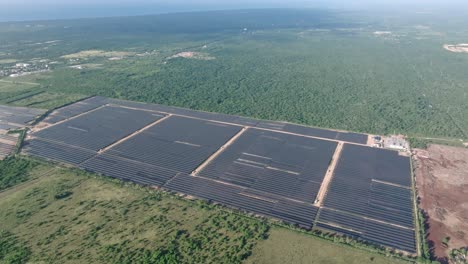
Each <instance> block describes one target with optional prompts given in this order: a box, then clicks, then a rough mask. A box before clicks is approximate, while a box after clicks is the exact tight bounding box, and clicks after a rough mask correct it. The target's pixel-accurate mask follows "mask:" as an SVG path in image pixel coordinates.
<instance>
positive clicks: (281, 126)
mask: <svg viewBox="0 0 468 264" xmlns="http://www.w3.org/2000/svg"><path fill="white" fill-rule="evenodd" d="M105 104H115V105H120V106H126V107H135V108H139V109H146V110H152V111H157V112H165V113H171V114H177V115H185V116H190V117H196V118H201V119H207V120H214V121H220V122H228V123H233V124H238V125H241V126H252V127H258V128H267V129H274V130H280V131H285V132H291V133H298V134H303V135H307V136H315V137H322V138H327V139H337V140H342V141H346V142H353V143H360V144H366V142H367V135H364V134H359V133H352V132H338V131H334V130H327V129H321V128H313V127H306V126H300V125H295V124H289V123H285V122H274V121H262V120H257V119H253V118H247V117H240V116H233V115H226V114H219V113H210V112H203V111H195V110H190V109H185V108H179V107H172V106H164V105H157V104H147V103H139V102H131V101H124V100H117V99H110V98H105V97H100V96H96V97H92V98H88V99H86V100H83V101H80V102H77V103H75V104H72V105H68V106H66V107H63V108H60V109H58V110H56V111H54V112H53V113H52V114H51V115H50V116H49V117H48V118H47V119H46V121H47V122H49V123H57V122H59V121H62V120H65V119H67V118H70V117H72V116H75V115H78V114H81V113H83V112H87V111H90V110H93V109H95V108H97V107H99V106H102V105H105Z"/></svg>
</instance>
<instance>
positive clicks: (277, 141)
mask: <svg viewBox="0 0 468 264" xmlns="http://www.w3.org/2000/svg"><path fill="white" fill-rule="evenodd" d="M336 145H337V143H336V142H331V141H324V140H318V139H313V138H306V137H299V136H294V135H289V134H283V133H277V132H272V131H264V130H258V129H248V130H247V131H246V132H245V133H244V134H242V135H241V136H240V138H238V139H237V140H236V141H235V142H234V143H233V144H232V145H231V146H229V148H227V149H226V150H225V151H223V152H222V153H221V154H220V155H219V156H218V157H217V158H216V159H214V160H213V161H212V162H211V163H210V164H209V165H208V166H207V167H206V168H205V169H203V170H202V171H201V172H200V173H199V176H202V177H206V178H211V179H216V180H222V181H225V182H229V183H232V184H237V185H239V186H242V187H248V188H249V189H252V190H256V191H261V192H264V193H267V194H270V195H271V194H273V195H277V196H281V197H286V198H290V199H296V200H299V201H301V202H307V203H313V202H314V200H315V198H316V195H317V193H318V190H319V189H320V185H321V183H322V180H323V177H324V176H325V173H326V171H327V168H328V165H329V163H330V161H331V158H332V155H333V153H334V151H335V148H336Z"/></svg>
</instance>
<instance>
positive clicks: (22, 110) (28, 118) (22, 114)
mask: <svg viewBox="0 0 468 264" xmlns="http://www.w3.org/2000/svg"><path fill="white" fill-rule="evenodd" d="M45 112H46V111H45V110H43V109H35V108H27V107H16V106H6V105H0V130H10V129H19V128H23V127H25V126H26V125H27V124H28V123H30V122H32V121H34V120H35V119H36V118H37V117H38V116H40V115H42V114H44V113H45Z"/></svg>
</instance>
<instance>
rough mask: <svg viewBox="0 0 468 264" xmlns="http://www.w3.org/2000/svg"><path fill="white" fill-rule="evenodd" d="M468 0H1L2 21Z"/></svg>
mask: <svg viewBox="0 0 468 264" xmlns="http://www.w3.org/2000/svg"><path fill="white" fill-rule="evenodd" d="M467 3H468V1H467V0H445V1H444V0H0V21H11V20H36V19H60V18H78V17H103V16H126V15H127V16H128V15H145V14H158V13H170V12H182V11H201V10H219V9H246V8H275V7H292V8H303V7H304V8H340V9H350V8H351V9H368V8H386V7H401V8H431V7H432V8H439V7H455V8H457V7H460V6H464V8H468V5H467Z"/></svg>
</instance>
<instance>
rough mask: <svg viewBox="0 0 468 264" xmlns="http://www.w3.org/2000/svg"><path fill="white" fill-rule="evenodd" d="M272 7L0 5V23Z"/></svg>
mask: <svg viewBox="0 0 468 264" xmlns="http://www.w3.org/2000/svg"><path fill="white" fill-rule="evenodd" d="M269 7H276V6H265V5H261V6H256V5H245V4H243V5H235V4H231V5H226V4H220V5H190V4H184V5H180V4H179V5H173V4H167V5H166V4H164V5H162V4H159V5H157V4H152V5H120V6H119V5H115V4H113V5H80V6H63V5H60V6H51V5H50V6H45V7H41V6H32V7H31V6H21V7H19V6H15V7H12V8H11V7H7V8H5V7H4V6H1V5H0V22H8V21H36V20H56V19H75V18H90V17H119V16H137V15H151V14H164V13H175V12H191V11H210V10H225V9H249V8H269Z"/></svg>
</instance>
